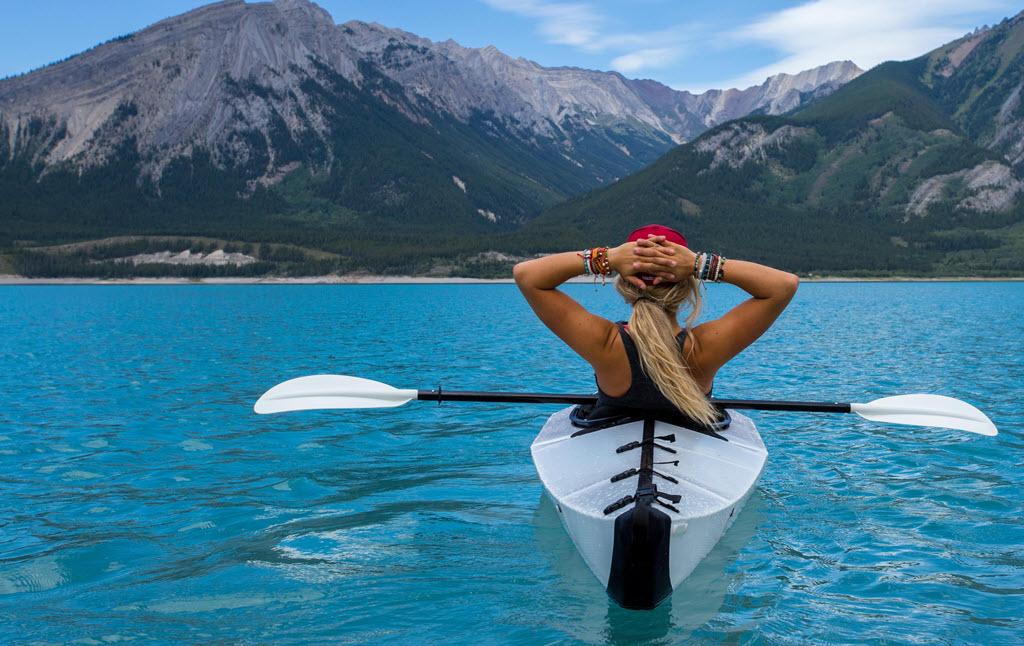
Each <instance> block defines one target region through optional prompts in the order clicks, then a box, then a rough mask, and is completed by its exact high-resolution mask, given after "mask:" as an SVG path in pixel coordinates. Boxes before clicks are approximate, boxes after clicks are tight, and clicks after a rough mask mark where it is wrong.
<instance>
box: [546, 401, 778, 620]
mask: <svg viewBox="0 0 1024 646" xmlns="http://www.w3.org/2000/svg"><path fill="white" fill-rule="evenodd" d="M572 411H573V408H571V407H570V408H566V409H564V410H561V411H559V412H557V413H555V414H554V415H552V416H551V417H550V418H549V419H548V421H547V423H546V424H544V428H542V429H541V431H540V433H539V434H538V435H537V438H536V439H535V440H534V441H533V445H532V446H531V447H530V452H531V453H532V455H533V463H534V465H535V466H536V467H537V473H538V475H539V476H540V479H541V482H542V483H543V484H544V488H545V490H546V491H547V492H548V494H549V495H550V496H551V498H552V500H553V501H554V503H555V508H556V509H557V510H558V513H559V517H560V518H561V520H562V524H563V525H564V526H565V529H566V531H567V532H568V533H569V536H570V537H572V540H573V543H575V544H576V549H578V550H579V552H580V554H581V555H582V556H583V560H584V561H586V563H587V565H588V566H589V567H590V569H591V571H592V572H593V573H594V575H595V576H597V578H598V580H599V581H600V582H601V585H603V586H604V587H605V589H606V590H607V591H608V594H609V596H611V598H612V599H614V600H615V601H616V602H617V603H618V604H619V605H621V606H623V607H625V608H633V609H649V608H653V607H655V606H656V605H658V604H659V603H660V602H661V601H663V600H664V599H665V598H667V597H668V596H669V595H670V594H671V593H672V590H674V589H675V588H676V587H677V586H678V585H679V584H680V583H682V581H683V580H684V579H685V578H686V577H687V576H689V574H690V573H691V572H692V571H693V570H694V568H695V567H697V564H698V563H700V561H701V560H702V559H703V558H704V557H705V556H707V554H708V552H710V551H711V548H713V547H714V546H715V544H716V543H717V542H718V539H719V538H721V536H722V534H724V533H725V531H726V530H727V529H728V528H729V526H730V525H731V524H732V522H733V520H734V519H735V518H736V515H737V514H738V513H739V511H740V509H741V508H742V507H743V504H744V503H745V502H746V501H747V498H748V497H749V496H750V494H751V493H752V492H753V490H754V487H755V486H756V485H757V482H758V479H759V478H760V477H761V472H762V471H763V469H764V465H765V460H766V459H767V457H768V452H767V450H765V447H764V443H763V442H762V441H761V436H760V435H759V434H758V432H757V428H756V427H755V426H754V423H753V422H752V421H751V420H750V418H748V417H746V416H744V415H741V414H739V413H737V412H735V411H729V417H730V418H731V422H730V423H729V424H728V426H727V428H723V429H720V430H718V431H717V432H713V433H709V432H700V431H695V430H691V429H689V428H685V427H683V426H678V425H675V424H671V423H668V422H665V421H660V420H655V419H653V418H650V419H647V420H643V419H638V418H635V417H634V418H619V419H615V420H610V421H609V422H608V423H609V424H610V425H606V426H603V427H599V428H596V429H593V428H581V427H579V426H576V425H574V423H573V419H570V413H571V412H572Z"/></svg>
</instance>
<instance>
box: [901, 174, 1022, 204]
mask: <svg viewBox="0 0 1024 646" xmlns="http://www.w3.org/2000/svg"><path fill="white" fill-rule="evenodd" d="M957 184H959V185H960V186H959V187H958V190H957V194H956V196H955V197H956V206H957V208H958V209H961V210H967V211H977V212H979V213H988V212H993V211H1005V210H1007V209H1009V208H1010V207H1012V206H1013V205H1014V204H1015V202H1016V198H1017V196H1018V195H1019V194H1020V193H1021V191H1024V182H1022V181H1021V180H1020V179H1018V178H1017V176H1016V175H1014V173H1013V169H1011V168H1010V167H1009V166H1007V165H1006V164H1002V163H1000V162H997V161H993V160H989V161H985V162H982V163H980V164H978V165H977V166H974V167H973V168H969V169H965V170H961V171H957V172H955V173H947V174H944V175H935V176H934V177H930V178H928V179H926V180H925V181H923V182H921V183H920V184H919V185H918V186H917V187H916V188H915V189H914V192H913V193H912V194H911V196H910V202H909V203H908V204H907V215H908V217H909V216H911V215H917V216H924V215H926V214H927V212H928V207H929V206H930V205H931V204H932V203H934V202H936V201H938V200H941V199H943V198H944V197H946V196H947V195H948V194H949V193H951V192H952V191H953V189H954V188H957V187H956V185H957Z"/></svg>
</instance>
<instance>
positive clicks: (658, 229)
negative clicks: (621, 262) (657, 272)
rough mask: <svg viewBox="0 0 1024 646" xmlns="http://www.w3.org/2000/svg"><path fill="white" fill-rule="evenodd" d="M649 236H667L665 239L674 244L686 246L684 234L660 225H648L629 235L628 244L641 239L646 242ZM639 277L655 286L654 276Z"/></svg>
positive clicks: (644, 275) (665, 282) (664, 282)
mask: <svg viewBox="0 0 1024 646" xmlns="http://www.w3.org/2000/svg"><path fill="white" fill-rule="evenodd" d="M649 235H653V236H665V239H666V240H668V241H669V242H674V243H676V244H679V245H683V246H684V247H685V246H686V238H685V237H683V234H681V233H679V232H678V231H676V230H675V229H673V228H671V227H666V226H662V225H660V224H648V225H646V226H642V227H640V228H639V229H637V230H636V231H634V232H633V233H631V234H629V237H628V238H626V242H635V241H636V240H641V239H645V240H646V239H647V236H649ZM639 276H640V279H641V280H643V281H644V282H645V283H647V284H648V285H653V284H654V278H655V277H654V276H652V275H650V274H639ZM662 284H663V285H665V284H669V283H668V281H663V282H662Z"/></svg>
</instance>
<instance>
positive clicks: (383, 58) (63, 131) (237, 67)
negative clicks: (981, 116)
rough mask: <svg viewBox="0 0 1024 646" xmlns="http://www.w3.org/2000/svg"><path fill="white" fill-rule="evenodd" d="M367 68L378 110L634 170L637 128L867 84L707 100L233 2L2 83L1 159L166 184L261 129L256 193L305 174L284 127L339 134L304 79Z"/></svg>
mask: <svg viewBox="0 0 1024 646" xmlns="http://www.w3.org/2000/svg"><path fill="white" fill-rule="evenodd" d="M366 65H371V66H372V68H373V69H374V70H375V73H379V74H383V75H384V76H386V77H387V78H389V79H391V80H392V81H394V82H395V83H397V84H398V86H399V88H400V92H401V93H404V97H402V96H395V95H394V94H381V96H380V97H379V98H380V100H382V101H385V102H387V103H388V104H389V105H392V106H393V107H396V108H398V109H399V110H400V111H401V112H402V113H403V114H404V115H405V116H406V117H407V118H408V119H410V120H412V121H414V122H416V123H420V124H422V125H424V126H429V125H430V120H431V118H434V117H432V115H437V114H446V115H450V116H452V117H454V118H455V119H458V120H460V121H463V122H466V121H468V120H470V119H472V118H473V117H474V116H476V115H481V114H486V115H490V118H494V119H497V120H499V121H500V122H501V123H502V124H503V126H504V127H505V128H506V129H507V130H508V131H510V132H512V133H514V134H515V136H517V137H519V138H521V139H522V140H523V141H526V142H532V141H535V140H537V139H538V138H543V139H545V140H550V141H555V142H558V143H559V145H560V146H561V147H562V149H563V151H562V155H563V156H564V157H565V158H566V160H567V161H568V162H569V163H571V164H575V165H576V166H580V165H581V162H580V161H579V160H577V159H576V158H575V157H574V148H575V147H576V146H577V145H579V143H580V141H582V140H583V139H584V138H586V137H593V136H597V137H604V138H605V139H608V140H609V141H611V142H612V143H613V144H614V146H615V148H617V149H618V150H619V151H621V154H622V155H623V157H625V158H631V157H633V155H634V154H635V152H636V151H634V150H631V149H630V145H629V144H628V143H623V142H622V141H621V140H620V139H614V138H612V137H611V136H610V135H609V133H614V132H622V131H628V132H629V133H630V136H631V137H634V138H635V140H636V141H643V142H645V145H647V144H649V145H650V147H651V148H652V149H653V150H664V149H665V148H667V147H668V145H670V143H671V142H672V141H674V142H682V141H685V140H687V139H690V138H692V137H694V136H696V135H698V134H700V132H703V131H704V130H706V129H707V128H709V127H711V126H714V125H716V124H718V123H721V122H723V121H726V120H729V119H733V118H736V117H740V116H743V115H745V114H749V113H751V112H766V113H769V114H776V113H780V112H785V111H787V110H790V109H792V108H794V107H797V106H798V105H800V104H801V103H802V102H803V101H806V100H807V99H808V98H809V97H812V96H816V95H820V94H823V93H827V92H830V91H832V90H833V89H835V88H836V87H838V86H840V85H841V84H843V83H845V82H847V81H849V80H850V79H852V78H854V77H856V76H857V75H858V74H860V70H859V69H858V68H857V67H856V66H855V65H853V64H852V63H850V62H837V63H830V64H828V65H825V66H822V67H819V68H816V69H814V70H809V71H806V72H801V73H800V74H797V75H786V74H780V75H778V76H774V77H772V78H770V79H768V80H766V81H765V83H763V84H762V85H760V86H756V87H752V88H747V89H746V90H726V91H720V90H712V91H709V92H705V93H703V94H698V95H695V94H691V93H689V92H678V91H675V90H672V89H670V88H668V87H666V86H664V85H661V84H659V83H657V82H655V81H649V80H647V81H638V80H630V79H626V78H625V77H623V76H621V75H619V74H615V73H607V72H596V71H591V70H584V69H577V68H545V67H542V66H540V65H538V64H536V63H533V62H531V61H528V60H525V59H521V58H519V59H514V58H511V57H509V56H507V55H505V54H503V53H501V52H500V51H498V50H497V49H495V48H494V47H486V48H483V49H470V48H465V47H462V46H460V45H459V44H457V43H455V42H454V41H451V40H449V41H445V42H442V43H435V42H432V41H429V40H427V39H424V38H420V37H418V36H416V35H414V34H410V33H407V32H403V31H400V30H397V29H388V28H385V27H382V26H380V25H376V24H366V23H362V22H348V23H345V24H343V25H336V24H335V22H334V20H333V19H332V17H331V16H330V15H329V14H328V13H327V12H326V11H324V10H323V9H322V8H320V7H319V6H317V5H316V4H313V3H312V2H309V1H307V0H274V1H273V2H267V3H255V4H246V3H245V2H243V1H242V0H225V1H223V2H218V3H216V4H212V5H209V6H206V7H202V8H200V9H197V10H195V11H191V12H189V13H186V14H183V15H181V16H177V17H175V18H171V19H168V20H165V21H163V22H160V23H157V24H155V25H153V26H151V27H149V28H147V29H144V30H142V31H140V32H137V33H135V34H132V35H131V36H129V37H126V38H123V39H118V40H116V41H114V42H110V43H107V44H104V45H102V46H99V47H97V48H94V49H93V50H90V51H88V52H85V53H83V54H81V55H79V56H76V57H73V58H71V59H69V60H67V61H64V62H61V63H58V64H55V65H51V66H49V67H46V68H44V69H41V70H38V71H36V72H32V73H30V74H27V75H24V76H21V77H16V78H12V79H8V80H5V81H2V82H0V136H2V137H4V138H5V139H6V142H5V143H6V145H0V154H2V153H4V152H5V151H6V152H7V154H8V155H9V156H10V157H14V156H16V155H19V154H20V155H28V156H30V157H31V159H32V162H33V163H36V164H40V165H42V166H44V167H45V166H50V165H53V164H57V163H61V162H67V163H70V164H72V165H74V166H77V167H79V168H87V167H91V166H96V165H102V164H104V163H105V162H106V161H107V160H108V159H109V158H110V157H111V156H112V155H113V154H114V152H115V151H116V150H118V149H119V148H120V147H123V146H125V145H129V146H132V147H134V148H135V150H137V151H138V153H139V155H140V157H141V159H142V160H143V161H142V166H143V169H144V172H145V173H147V174H149V175H150V176H151V177H153V178H159V177H160V175H161V173H162V171H163V169H164V168H165V167H166V165H167V164H168V163H170V162H171V161H172V160H173V159H174V158H175V157H177V156H181V155H186V156H188V155H191V154H192V153H193V151H194V150H195V149H196V148H197V147H202V148H203V149H206V150H210V151H212V154H213V157H214V159H213V161H214V163H215V164H217V165H218V166H220V167H229V166H232V165H244V164H245V163H246V162H247V161H248V160H249V159H250V157H251V156H252V155H253V150H252V142H251V140H249V139H247V138H246V137H240V136H238V133H240V132H244V133H257V136H258V137H262V138H263V139H264V140H265V142H266V144H267V147H268V148H269V149H270V155H269V161H268V162H267V163H266V167H265V168H264V169H263V170H262V171H261V172H259V173H257V175H256V176H255V177H253V178H252V181H253V183H254V185H255V184H256V183H259V184H263V185H266V184H268V183H273V182H274V181H277V180H279V179H280V178H281V177H282V175H283V173H282V172H281V171H282V169H283V168H291V166H288V164H289V163H292V162H289V161H288V160H282V159H278V156H277V155H276V154H275V144H274V142H275V130H279V129H281V128H284V129H286V130H287V132H288V134H289V135H290V137H291V139H292V140H294V141H316V140H323V139H324V138H326V136H327V133H328V131H329V126H330V124H329V123H328V119H329V117H327V116H325V113H324V111H323V110H322V108H321V107H320V106H319V105H318V103H317V101H315V100H314V99H313V98H311V97H310V96H309V94H308V93H307V92H306V91H304V89H303V83H304V81H306V80H308V79H310V78H315V77H318V76H321V77H322V76H323V74H325V73H326V72H325V70H329V71H330V73H333V74H336V75H338V76H340V77H342V78H344V79H346V80H348V81H349V82H351V83H353V84H354V85H355V86H357V87H359V86H361V85H362V83H363V82H364V80H365V79H364V76H365V73H367V68H366V67H365V66H366ZM424 106H427V107H428V108H429V109H425V108H424ZM327 163H328V164H329V163H330V160H328V161H327ZM630 163H632V164H634V165H635V166H636V167H639V166H640V165H641V164H642V163H643V162H642V161H633V162H630Z"/></svg>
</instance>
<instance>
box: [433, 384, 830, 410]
mask: <svg viewBox="0 0 1024 646" xmlns="http://www.w3.org/2000/svg"><path fill="white" fill-rule="evenodd" d="M416 399H418V400H420V401H428V402H438V403H440V402H491V403H499V404H593V403H595V402H596V401H597V395H574V394H554V393H551V394H549V393H501V392H485V391H467V390H462V391H459V390H451V391H449V390H442V389H440V388H438V389H437V390H420V391H418V392H417V395H416ZM711 403H712V404H714V405H715V406H718V407H719V408H731V409H733V410H777V411H789V412H793V413H798V412H799V413H849V412H850V405H849V404H842V403H838V402H789V401H765V400H758V399H712V400H711Z"/></svg>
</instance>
